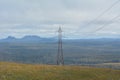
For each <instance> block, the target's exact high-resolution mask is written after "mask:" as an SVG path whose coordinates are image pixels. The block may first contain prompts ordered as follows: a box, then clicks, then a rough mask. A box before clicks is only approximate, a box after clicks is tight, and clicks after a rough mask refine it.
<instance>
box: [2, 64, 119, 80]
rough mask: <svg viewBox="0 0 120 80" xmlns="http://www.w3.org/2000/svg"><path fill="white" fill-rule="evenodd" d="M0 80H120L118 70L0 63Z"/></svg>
mask: <svg viewBox="0 0 120 80" xmlns="http://www.w3.org/2000/svg"><path fill="white" fill-rule="evenodd" d="M0 80H120V70H112V69H102V68H89V67H80V66H56V65H30V64H18V63H9V62H0Z"/></svg>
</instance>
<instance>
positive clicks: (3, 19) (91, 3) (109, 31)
mask: <svg viewBox="0 0 120 80" xmlns="http://www.w3.org/2000/svg"><path fill="white" fill-rule="evenodd" d="M116 1H117V0H116ZM114 2H115V1H114V0H0V36H1V38H3V37H7V36H9V35H12V36H15V37H22V36H24V35H39V36H43V37H50V36H55V35H56V32H57V29H58V26H59V25H62V26H63V29H64V30H63V31H64V35H65V36H67V37H73V38H81V37H86V35H87V36H88V34H89V35H90V36H98V37H99V36H111V35H112V36H113V35H115V36H116V35H119V34H120V32H119V30H120V27H119V25H120V24H119V23H120V18H118V19H116V20H114V21H110V20H111V19H112V18H113V17H115V16H117V15H119V14H120V10H119V9H120V5H119V4H120V3H118V4H116V5H115V6H114V7H113V8H112V9H111V10H110V11H108V12H107V13H106V14H105V15H103V16H102V17H100V18H99V19H98V20H96V21H95V22H94V23H92V24H90V25H86V24H87V23H88V22H89V21H91V20H93V19H94V18H96V17H97V16H98V15H100V13H102V12H103V11H104V10H105V9H107V8H108V7H109V6H110V5H111V4H113V3H114ZM103 24H110V25H109V26H107V27H105V28H104V29H102V30H100V31H98V32H97V33H94V30H95V29H97V28H99V27H100V26H101V25H103ZM89 32H93V33H89Z"/></svg>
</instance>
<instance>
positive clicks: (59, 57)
mask: <svg viewBox="0 0 120 80" xmlns="http://www.w3.org/2000/svg"><path fill="white" fill-rule="evenodd" d="M57 65H64V59H63V48H62V29H61V27H59V30H58V54H57Z"/></svg>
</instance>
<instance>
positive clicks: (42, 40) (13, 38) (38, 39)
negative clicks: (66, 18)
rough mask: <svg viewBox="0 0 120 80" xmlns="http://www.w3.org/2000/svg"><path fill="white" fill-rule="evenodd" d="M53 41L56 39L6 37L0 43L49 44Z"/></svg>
mask: <svg viewBox="0 0 120 80" xmlns="http://www.w3.org/2000/svg"><path fill="white" fill-rule="evenodd" d="M55 40H56V38H42V37H39V36H24V37H23V38H15V37H13V36H8V37H7V38H5V39H0V42H49V41H50V42H51V41H55Z"/></svg>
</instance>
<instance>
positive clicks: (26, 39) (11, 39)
mask: <svg viewBox="0 0 120 80" xmlns="http://www.w3.org/2000/svg"><path fill="white" fill-rule="evenodd" d="M63 40H64V41H66V42H69V41H70V42H79V41H87V42H94V41H95V42H96V41H97V42H98V41H100V42H104V41H105V42H107V41H108V42H109V41H120V38H96V39H93V38H91V39H69V38H63ZM55 41H57V37H51V38H43V37H39V36H36V35H32V36H30V35H28V36H24V37H23V38H15V37H13V36H8V37H7V38H5V39H0V42H55Z"/></svg>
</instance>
